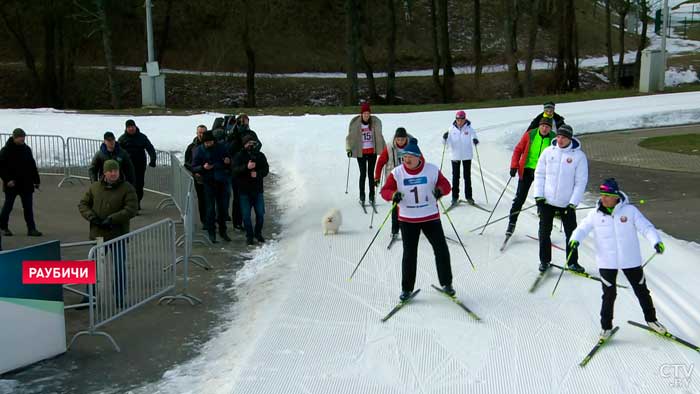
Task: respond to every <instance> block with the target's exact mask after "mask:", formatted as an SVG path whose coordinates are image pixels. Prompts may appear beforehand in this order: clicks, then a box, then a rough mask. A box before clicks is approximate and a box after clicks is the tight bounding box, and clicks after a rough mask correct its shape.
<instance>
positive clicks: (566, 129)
mask: <svg viewBox="0 0 700 394" xmlns="http://www.w3.org/2000/svg"><path fill="white" fill-rule="evenodd" d="M557 135H563V136H564V137H567V138H573V137H574V129H572V128H571V126H569V125H568V124H563V125H561V126H559V127H558V128H557Z"/></svg>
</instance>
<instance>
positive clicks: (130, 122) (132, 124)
mask: <svg viewBox="0 0 700 394" xmlns="http://www.w3.org/2000/svg"><path fill="white" fill-rule="evenodd" d="M129 126H134V127H136V122H134V120H133V119H129V120H127V121H126V127H129Z"/></svg>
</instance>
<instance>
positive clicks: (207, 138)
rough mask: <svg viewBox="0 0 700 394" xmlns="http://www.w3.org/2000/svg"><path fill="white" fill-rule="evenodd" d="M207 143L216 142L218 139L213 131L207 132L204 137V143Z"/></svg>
mask: <svg viewBox="0 0 700 394" xmlns="http://www.w3.org/2000/svg"><path fill="white" fill-rule="evenodd" d="M207 141H216V138H214V133H213V132H212V131H211V130H207V131H205V132H204V135H203V136H202V142H207Z"/></svg>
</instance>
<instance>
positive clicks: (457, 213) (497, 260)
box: [0, 93, 700, 393]
mask: <svg viewBox="0 0 700 394" xmlns="http://www.w3.org/2000/svg"><path fill="white" fill-rule="evenodd" d="M698 102H700V93H679V94H668V95H657V96H644V97H633V98H624V99H611V100H599V101H587V102H580V103H566V104H560V105H558V106H557V111H558V112H559V113H561V114H563V115H564V116H566V118H567V122H569V123H570V124H571V125H572V126H573V127H574V130H575V131H576V132H577V133H581V132H599V131H606V130H612V129H623V128H636V127H645V126H659V125H671V124H684V123H689V122H700V106H699V105H698V104H697V103H698ZM540 110H541V107H540V106H523V107H508V108H491V109H479V110H469V109H467V116H468V117H469V118H470V119H471V120H472V122H473V125H474V126H475V127H476V128H477V130H478V131H479V132H480V139H481V144H480V145H479V153H480V158H481V162H482V165H483V172H484V177H485V182H486V188H487V192H488V201H489V202H488V203H487V202H486V199H485V196H484V192H483V189H482V187H481V184H480V182H479V179H478V173H479V172H478V170H477V169H476V168H475V169H474V171H473V174H474V175H473V176H472V179H473V180H474V196H475V198H476V200H477V202H478V203H480V204H482V205H485V206H489V207H491V206H493V204H494V203H495V200H496V198H497V197H498V194H499V193H500V191H501V190H502V189H503V187H504V185H505V183H506V181H507V179H508V174H507V172H508V163H509V158H510V153H511V150H512V147H513V146H514V144H515V143H516V142H517V139H518V138H519V137H520V135H521V133H522V131H523V127H524V126H525V125H527V123H526V122H529V120H530V119H531V118H532V117H533V116H534V115H535V114H536V113H538V112H539V111H540ZM215 116H216V114H211V113H209V114H201V115H196V116H188V117H182V116H168V117H137V118H136V123H137V124H138V125H139V126H140V127H141V130H143V131H144V132H145V133H147V134H148V136H149V137H150V138H151V140H152V141H153V142H154V144H155V145H156V146H157V147H158V148H160V149H166V150H167V149H182V148H183V147H185V146H186V145H187V143H188V142H189V141H190V140H191V138H192V136H193V135H194V130H195V127H196V126H197V125H198V124H200V123H204V124H207V125H209V124H211V122H212V120H213V118H214V117H215ZM380 118H381V119H382V122H383V125H384V130H385V132H384V135H385V138H386V139H387V140H388V139H390V138H391V135H392V134H393V130H395V129H396V127H398V126H404V127H406V128H407V129H408V131H409V132H410V133H412V134H413V135H415V136H416V137H418V139H419V141H420V146H421V148H422V150H423V153H424V155H425V156H426V158H427V159H428V160H429V161H431V162H434V163H435V162H437V163H439V161H440V157H441V153H442V145H441V140H440V136H441V134H442V133H443V131H444V130H445V129H446V128H447V127H448V126H449V124H450V122H451V121H452V119H453V111H443V112H428V113H411V114H382V115H380ZM126 119H127V117H126V116H100V115H82V114H75V113H66V112H59V111H53V110H0V130H3V131H7V130H12V129H13V128H14V127H22V128H24V129H25V130H26V131H27V132H29V133H40V132H41V133H46V134H58V135H63V136H80V137H90V138H99V136H101V135H102V133H103V132H104V131H105V130H108V129H110V130H114V131H119V130H121V129H122V127H123V125H124V121H125V120H126ZM349 120H350V116H348V115H335V116H316V115H307V116H300V117H278V116H263V117H254V118H253V119H252V126H253V128H254V129H255V130H256V131H257V132H258V134H259V135H260V137H261V139H262V140H263V142H264V151H265V153H266V155H267V157H268V158H269V159H270V162H271V169H272V171H273V172H275V173H277V174H278V175H279V180H280V184H279V186H278V187H277V188H276V189H275V190H271V191H268V193H267V198H274V199H276V200H277V201H278V202H279V203H280V204H281V205H282V206H283V207H284V214H283V217H282V218H281V220H282V224H283V228H284V230H283V233H282V235H281V237H280V239H278V240H276V241H274V242H271V243H268V244H266V245H265V246H264V247H262V248H258V249H256V250H255V251H253V252H252V253H251V257H253V259H252V260H251V261H250V262H249V263H248V264H247V266H246V268H245V270H244V271H243V272H241V273H240V274H239V276H238V278H237V286H238V288H237V293H238V297H239V299H240V301H239V302H238V303H237V304H235V305H233V306H232V307H231V309H230V311H229V317H230V318H231V322H230V324H229V325H228V326H227V327H223V328H222V329H221V330H220V332H219V333H218V334H217V335H216V336H215V337H214V339H212V340H211V341H210V342H209V343H207V344H206V345H205V346H203V347H202V354H201V355H200V356H198V357H196V358H195V359H193V360H191V361H190V362H188V363H186V364H183V365H181V366H179V367H177V368H175V369H173V370H171V371H168V372H167V373H165V374H164V377H163V379H162V381H160V382H157V383H155V384H151V385H148V386H146V387H143V388H141V389H139V390H136V392H139V393H154V392H158V393H276V392H285V393H331V392H332V393H393V392H397V393H433V392H434V393H438V392H440V393H456V392H531V393H543V392H546V393H562V392H572V393H573V392H590V393H669V392H700V377H698V376H697V372H693V371H692V370H691V378H690V380H689V381H680V382H676V381H674V380H673V378H674V377H679V376H676V375H673V374H670V372H669V371H681V369H679V368H678V367H673V366H679V365H680V366H685V371H688V370H689V369H690V368H694V367H695V365H696V364H697V362H698V361H700V355H698V354H697V353H695V352H692V351H690V350H687V349H684V348H682V347H680V346H678V345H676V344H674V343H671V342H667V341H665V340H663V339H660V338H657V337H655V336H652V335H650V334H648V333H646V332H644V331H641V330H639V329H637V328H634V327H631V326H630V325H628V324H627V323H626V322H625V321H626V320H628V319H632V320H638V321H640V320H643V316H642V314H641V310H640V308H639V306H638V305H637V303H636V299H635V298H634V296H633V294H632V293H631V291H630V290H625V289H621V291H620V292H619V295H618V300H617V304H616V315H615V318H616V319H615V322H616V324H618V325H619V326H620V327H621V329H620V331H619V332H618V333H617V334H616V336H615V337H614V340H613V341H612V342H611V343H610V344H609V346H606V348H604V349H603V350H601V352H600V353H599V354H598V355H597V356H596V357H595V358H594V359H593V360H592V361H591V363H590V364H589V365H588V366H587V367H586V368H580V367H579V366H578V362H579V361H581V359H583V357H584V356H585V354H586V353H587V352H588V350H590V347H591V346H592V345H593V343H594V342H595V341H596V340H597V334H598V331H599V323H598V320H599V317H598V313H599V307H600V295H601V291H600V287H599V285H598V284H597V283H596V282H593V281H589V280H587V279H583V278H579V277H576V276H571V275H565V276H564V278H563V279H562V282H561V284H560V286H559V289H558V290H557V294H556V296H555V297H551V296H550V292H551V290H552V286H553V285H554V281H555V279H556V278H555V277H554V274H550V277H549V278H548V279H547V280H546V281H545V282H544V283H543V284H542V286H541V288H540V289H539V291H537V292H536V293H534V294H529V293H528V291H527V290H528V288H529V286H530V284H531V283H532V281H533V280H534V278H535V276H536V273H537V264H538V261H537V260H538V259H537V250H538V245H537V243H536V242H534V241H532V240H530V239H528V238H527V237H526V235H528V234H530V235H536V233H537V219H536V217H535V215H534V214H532V213H528V214H523V215H522V216H521V219H520V221H519V223H518V229H517V232H516V235H514V237H513V239H512V240H511V243H510V245H509V247H508V248H507V249H506V251H505V252H503V253H500V252H499V251H498V248H499V247H500V244H501V242H502V238H503V233H504V231H505V224H503V222H501V223H499V224H496V225H494V226H492V227H489V228H488V229H487V230H486V231H485V233H484V235H482V236H479V235H477V234H475V233H471V232H468V230H469V229H472V228H474V227H477V226H479V225H481V224H483V223H484V222H485V221H486V218H487V216H488V214H487V213H485V212H483V211H480V210H477V209H474V208H471V207H468V206H464V207H458V208H456V209H454V210H452V211H451V212H450V215H451V217H452V220H453V221H454V223H455V226H456V228H457V230H458V231H459V234H460V236H461V238H462V239H463V240H464V241H465V244H466V247H467V248H468V251H469V254H470V255H471V257H472V259H473V260H474V262H475V264H476V267H477V269H476V271H472V270H471V268H469V265H468V263H467V261H466V258H465V256H464V252H463V251H462V250H461V248H460V247H459V246H458V245H455V244H452V243H450V244H449V245H450V251H451V256H452V268H453V273H454V276H455V279H454V284H455V287H456V289H457V292H458V296H459V297H460V298H461V299H462V300H463V301H464V302H465V303H466V304H467V305H468V306H470V307H471V308H472V309H473V310H474V311H475V312H476V313H477V314H479V315H480V316H481V318H482V319H483V320H482V321H481V322H475V321H473V320H471V319H470V318H469V317H468V316H467V315H466V314H465V313H464V312H463V311H461V310H460V309H458V307H457V306H456V305H454V304H452V303H451V302H450V301H449V300H447V299H445V298H444V297H442V296H440V295H439V294H437V293H436V292H435V291H433V290H432V289H431V288H430V284H431V283H435V282H436V281H437V278H436V272H435V268H434V263H433V258H432V253H431V251H430V249H429V247H428V245H427V242H426V240H425V239H422V240H421V246H420V251H419V266H418V278H417V282H416V287H417V288H421V289H422V291H421V293H420V294H419V295H418V296H417V298H416V299H415V301H414V302H413V303H411V304H409V305H408V306H407V307H406V308H404V309H403V310H402V311H400V312H399V313H398V314H397V315H396V316H394V317H393V318H392V319H391V320H389V321H388V322H387V323H381V322H380V318H381V317H382V316H383V315H384V314H386V313H387V312H388V311H389V310H390V309H391V307H392V306H393V305H394V304H395V302H396V301H397V299H398V294H399V290H400V274H401V269H400V259H401V244H400V243H398V244H396V245H395V246H394V247H393V248H392V249H391V250H387V249H386V245H387V243H388V238H389V231H388V229H387V228H384V229H383V230H382V232H381V233H380V235H379V237H378V238H377V242H376V243H375V245H374V246H373V247H372V249H371V250H370V252H369V253H368V255H367V258H366V259H365V261H364V262H363V265H362V266H361V268H360V269H359V271H358V273H357V274H356V276H355V278H354V279H353V281H352V282H348V280H347V279H348V276H349V275H350V272H351V271H352V269H353V267H354V266H355V264H356V263H357V261H358V259H359V258H360V256H361V255H362V252H363V251H364V249H365V247H366V246H367V244H368V243H369V241H370V239H371V238H372V236H373V234H374V231H375V230H370V229H369V228H368V226H369V222H370V217H369V215H365V214H364V213H362V211H361V210H360V208H359V207H358V204H357V183H356V182H357V177H358V170H357V166H356V164H355V163H354V162H351V163H350V188H349V194H347V195H346V194H345V193H344V190H345V175H346V171H347V168H348V167H347V165H348V160H347V159H346V158H345V154H344V138H345V134H346V130H347V124H348V121H349ZM585 149H586V147H585V145H584V146H583V150H584V151H585ZM447 172H448V175H449V170H448V171H447ZM619 181H620V182H621V185H622V187H623V189H624V185H625V180H624V179H619ZM589 182H594V183H597V182H600V180H599V179H591V180H589ZM514 188H515V182H511V185H510V186H509V188H508V190H507V192H506V194H505V196H504V199H503V201H502V202H501V204H500V205H499V206H498V208H497V210H496V213H495V215H494V217H501V216H504V215H506V214H507V210H508V208H509V202H510V199H512V196H513V193H514ZM594 198H595V196H587V201H586V202H585V205H590V204H593V202H594ZM331 207H335V208H339V209H340V210H341V211H342V213H343V216H344V226H343V227H342V230H341V233H340V234H338V235H336V236H327V237H324V236H323V235H322V233H321V228H320V220H321V217H322V215H323V214H324V213H325V211H326V210H327V209H328V208H331ZM388 207H389V205H388V204H387V203H384V202H382V203H381V205H380V206H379V212H380V213H379V215H377V216H376V217H375V218H374V228H375V229H377V228H378V226H379V224H380V222H381V220H383V218H384V217H385V215H386V212H387V211H388ZM585 212H586V213H587V211H585ZM583 214H584V213H580V214H579V217H582V215H583ZM443 226H444V227H445V232H446V234H447V235H450V236H452V237H454V233H453V231H452V229H451V227H450V225H449V223H448V222H447V220H446V218H445V217H444V216H443ZM562 238H563V234H561V233H556V232H555V233H554V234H553V240H554V242H555V243H557V244H559V245H561V244H563V240H562ZM663 238H664V241H665V243H666V246H667V251H666V253H665V254H664V255H663V256H660V257H657V258H656V259H655V260H654V261H653V263H652V264H651V265H650V266H649V267H648V269H647V270H646V272H647V275H648V280H649V283H650V288H651V289H652V292H653V297H654V301H655V303H656V307H657V311H658V314H659V318H660V320H661V321H663V322H664V323H665V324H666V325H667V326H668V328H669V329H670V330H672V331H673V332H675V333H677V334H678V335H680V336H682V337H685V338H686V339H688V340H690V341H693V342H696V343H698V342H700V308H699V307H698V306H697V305H698V300H699V299H700V288H698V286H697V283H698V281H699V279H700V246H698V245H697V244H693V243H688V242H685V241H681V240H676V239H673V238H671V237H668V236H665V235H664V236H663ZM592 245H593V242H592V241H591V240H587V241H586V242H585V243H584V245H583V248H582V253H581V259H580V262H581V263H582V265H583V266H584V267H586V268H587V269H588V270H589V272H591V271H593V270H594V267H595V265H594V261H593V250H592ZM642 245H644V247H643V255H645V256H646V255H649V254H651V253H652V248H651V247H650V246H648V244H647V243H646V241H644V240H642ZM553 256H554V260H555V261H556V262H559V263H562V262H563V260H564V256H563V253H562V252H559V251H557V250H555V251H554V252H553ZM620 283H622V284H626V279H620ZM673 368H675V369H673ZM674 383H676V384H679V383H680V384H681V386H675V387H674V386H673V384H674ZM1 384H5V385H10V384H11V383H10V382H4V383H3V382H2V381H0V386H1Z"/></svg>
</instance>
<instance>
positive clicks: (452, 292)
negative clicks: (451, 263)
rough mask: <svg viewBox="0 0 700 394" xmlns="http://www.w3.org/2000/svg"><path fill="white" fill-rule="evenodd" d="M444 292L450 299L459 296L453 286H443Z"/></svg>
mask: <svg viewBox="0 0 700 394" xmlns="http://www.w3.org/2000/svg"><path fill="white" fill-rule="evenodd" d="M442 291H443V292H445V294H447V295H448V296H450V297H454V296H455V294H457V292H456V291H455V289H454V288H453V287H452V285H446V286H442Z"/></svg>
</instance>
